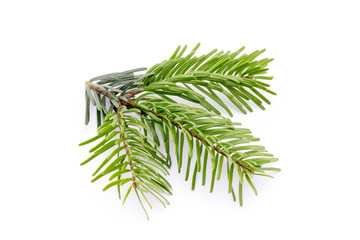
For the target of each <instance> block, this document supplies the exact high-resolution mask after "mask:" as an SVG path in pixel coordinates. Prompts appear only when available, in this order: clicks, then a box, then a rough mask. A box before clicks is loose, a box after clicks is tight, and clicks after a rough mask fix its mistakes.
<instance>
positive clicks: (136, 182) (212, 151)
mask: <svg viewBox="0 0 360 240" xmlns="http://www.w3.org/2000/svg"><path fill="white" fill-rule="evenodd" d="M198 47H199V45H197V46H196V47H195V48H194V49H193V50H192V51H191V52H190V53H189V54H188V55H186V56H185V57H182V55H183V54H184V52H185V50H186V46H185V47H184V48H182V49H181V48H180V47H178V48H177V49H176V51H175V52H174V54H173V55H172V56H171V57H170V58H169V60H165V61H163V62H161V63H159V64H156V65H154V66H153V67H152V68H150V69H149V71H148V72H147V73H146V74H135V73H136V72H139V71H143V70H145V68H139V69H133V70H129V71H125V72H120V73H112V74H107V75H102V76H99V77H96V78H93V79H91V80H90V81H88V82H86V85H85V87H86V91H85V98H86V113H85V123H86V124H88V122H89V119H90V105H91V104H92V105H93V106H95V107H96V112H97V119H98V126H99V127H98V132H97V135H96V136H95V137H93V138H91V139H89V140H87V141H85V142H83V143H81V144H80V145H85V144H89V143H92V142H94V141H97V142H98V143H97V144H96V145H95V146H93V147H92V148H91V149H90V153H92V155H91V156H90V157H89V158H88V159H86V160H85V161H84V162H83V163H81V165H84V164H86V163H88V162H90V161H92V160H93V159H95V158H97V157H98V156H100V155H107V156H106V157H105V159H103V160H102V161H100V165H99V167H98V168H97V169H96V171H95V172H94V173H93V177H94V178H93V180H92V182H94V181H97V180H98V179H100V178H102V177H104V176H106V175H107V176H110V177H109V181H110V183H108V184H107V185H106V186H105V188H104V191H105V190H107V189H109V188H111V187H113V186H116V187H117V191H118V195H119V198H120V197H121V193H120V191H121V189H122V188H123V187H126V185H127V187H126V189H127V191H126V194H125V196H124V198H123V203H124V202H125V200H126V199H127V197H128V195H129V194H130V193H131V192H132V191H133V192H135V194H136V196H137V198H138V200H139V202H140V204H141V206H142V208H143V209H144V211H145V213H146V210H145V207H144V204H143V202H144V200H145V202H147V204H148V205H149V206H150V207H151V204H150V201H149V199H148V197H149V196H151V197H152V198H155V199H157V200H159V201H160V202H161V203H162V204H163V205H164V207H165V205H166V203H167V204H168V201H167V200H166V199H165V197H164V194H171V185H170V184H169V183H168V181H167V180H166V179H165V178H164V176H165V175H168V171H167V169H168V168H170V167H171V166H172V165H173V162H174V161H176V166H177V169H178V171H179V172H181V170H183V171H185V180H189V179H191V189H195V186H196V181H197V180H198V181H201V183H202V185H205V184H206V182H207V178H209V181H210V183H209V184H210V192H212V191H213V189H214V185H215V179H216V180H220V178H221V177H222V169H224V168H225V169H226V172H227V176H226V177H227V179H228V193H229V194H231V195H232V197H233V199H234V201H235V200H236V195H237V196H238V199H239V203H240V205H241V206H242V204H243V193H242V190H243V185H244V182H245V181H244V180H246V182H247V183H248V184H249V186H250V187H251V188H252V189H253V190H254V192H255V194H257V190H256V188H255V186H254V184H253V182H252V178H253V177H254V176H255V175H260V176H267V177H272V176H271V175H268V174H267V172H269V171H280V169H278V168H273V167H263V166H264V165H265V164H268V163H271V162H275V161H277V160H278V159H277V158H274V157H273V155H272V154H270V153H268V152H267V151H266V149H265V148H264V147H263V146H260V145H257V144H255V143H254V142H256V141H258V140H259V138H255V137H253V136H252V135H251V132H250V130H249V129H246V128H242V127H240V125H241V124H240V123H237V122H232V121H231V120H230V119H228V118H226V117H223V116H221V115H220V110H219V109H218V107H221V108H223V109H225V110H226V111H227V112H228V114H229V115H230V116H232V112H231V110H230V107H228V106H227V105H226V103H225V102H223V100H222V99H221V97H222V95H224V96H225V97H227V98H228V99H229V100H230V101H231V102H232V103H233V104H234V106H235V107H237V108H238V109H239V110H240V111H241V112H243V113H246V110H245V109H247V110H248V111H253V110H252V108H251V107H250V105H249V103H248V102H250V101H251V102H253V103H255V104H256V105H257V106H259V107H260V108H261V109H264V107H263V105H262V103H263V102H265V103H267V104H270V101H269V100H268V99H267V98H265V97H264V95H263V94H262V93H260V91H263V92H268V93H270V94H275V93H274V92H272V91H271V90H269V88H268V87H269V84H267V83H264V82H263V80H270V79H272V77H267V76H263V74H265V73H266V72H267V70H268V69H267V68H266V66H267V64H268V63H269V62H271V61H272V59H267V58H265V59H261V60H255V59H256V57H258V56H259V55H260V54H261V53H262V52H263V51H264V50H261V51H255V52H253V53H251V54H249V55H247V54H242V55H240V56H239V57H237V56H238V55H239V54H240V53H241V52H242V51H243V49H244V48H241V49H239V50H238V51H236V52H233V53H230V52H226V53H224V52H223V51H220V52H217V50H213V51H211V52H210V53H208V54H206V55H202V56H200V57H195V56H194V54H195V52H196V50H197V48H198ZM216 52H217V53H216ZM135 95H137V96H136V98H134V97H135ZM173 96H176V97H180V98H182V99H184V100H187V101H190V102H193V103H197V104H198V105H199V107H201V108H199V107H191V106H188V105H186V104H183V103H179V102H177V101H175V100H174V99H173V98H172V97H173ZM209 99H211V100H213V101H214V102H215V103H217V104H218V106H217V105H213V104H212V103H211V102H209ZM162 144H163V145H164V151H165V153H164V154H163V153H162V152H161V151H160V150H159V146H160V145H162ZM185 145H188V149H189V150H188V151H187V152H185V151H184V146H185ZM171 150H174V153H175V156H176V159H175V160H174V159H171V153H172V151H171ZM225 164H226V166H224V165H225ZM207 169H209V170H210V171H211V176H207ZM198 175H200V176H198ZM235 181H237V182H238V188H237V191H238V193H237V194H236V193H235V190H234V182H235ZM235 189H236V188H235ZM146 215H147V213H146Z"/></svg>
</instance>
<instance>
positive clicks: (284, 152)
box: [0, 0, 360, 240]
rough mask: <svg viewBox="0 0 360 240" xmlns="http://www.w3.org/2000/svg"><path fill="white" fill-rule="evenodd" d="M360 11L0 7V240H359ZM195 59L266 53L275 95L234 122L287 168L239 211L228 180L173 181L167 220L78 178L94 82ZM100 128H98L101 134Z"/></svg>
mask: <svg viewBox="0 0 360 240" xmlns="http://www.w3.org/2000/svg"><path fill="white" fill-rule="evenodd" d="M359 9H360V8H359V5H358V1H345V0H343V1H296V2H295V1H226V0H222V1H195V0H193V1H178V2H176V1H154V0H153V1H64V0H63V1H36V0H33V1H1V3H0V26H1V33H0V34H1V37H0V42H1V45H0V72H1V74H0V78H1V79H0V89H1V93H0V100H1V115H2V117H1V120H0V121H1V129H2V130H1V141H2V142H1V151H0V152H1V155H0V158H1V165H0V186H1V188H0V195H1V196H0V238H1V239H4V240H5V239H6V240H7V239H130V238H131V239H230V238H234V239H329V238H330V237H332V238H334V239H360V233H359V228H358V227H359V222H360V219H359V214H360V207H359V203H360V197H359V183H360V181H359V177H358V171H359V167H360V157H359V154H358V150H359V135H360V127H359V122H360V118H359V114H358V113H359V104H360V101H359V86H360V84H359V81H360V79H359V63H360V62H359V61H360V60H359V56H360V47H359V46H360V44H359V43H360V37H359V23H360V16H359ZM197 42H201V43H202V46H201V47H200V49H199V52H198V54H203V53H206V52H208V51H209V50H212V49H213V48H218V49H220V50H231V51H235V50H237V49H238V48H240V47H241V46H243V45H244V46H246V47H247V49H246V52H247V53H249V52H251V51H253V50H256V49H262V48H266V49H267V51H266V53H265V54H264V55H263V56H264V57H274V58H275V61H274V62H273V63H271V64H270V69H271V70H270V74H271V75H274V76H275V79H274V81H273V82H272V87H271V89H273V90H274V91H276V92H277V93H278V95H277V96H270V100H271V101H272V105H270V106H268V107H267V110H266V111H261V110H259V109H256V110H255V111H254V113H252V114H248V115H242V114H237V115H236V116H235V117H234V118H233V120H235V121H240V122H242V123H243V126H245V127H248V128H250V129H251V130H252V131H253V133H254V135H255V136H258V137H260V138H261V144H263V145H265V146H266V147H267V149H268V150H269V151H270V152H272V153H274V154H275V155H276V157H278V158H279V159H280V161H279V162H277V163H276V164H275V166H277V167H280V168H282V172H280V173H276V174H274V175H275V179H268V178H259V179H256V181H255V182H256V186H257V188H258V192H259V196H257V197H255V196H254V194H253V193H252V192H251V190H250V189H248V188H246V189H245V193H244V194H245V196H244V207H242V208H240V207H239V206H238V203H237V202H233V201H232V199H231V197H230V195H228V194H227V193H226V181H225V180H224V181H220V182H218V183H217V184H216V185H215V192H214V193H213V194H210V193H209V186H208V185H207V186H206V187H202V186H200V184H198V185H197V187H196V189H195V191H191V190H190V183H189V182H185V181H184V180H183V178H184V174H183V173H182V174H177V173H176V172H175V171H172V172H171V175H170V176H169V177H168V179H169V181H170V182H171V183H172V186H173V190H174V194H173V196H171V197H169V200H170V202H171V205H170V206H168V207H167V208H166V209H164V208H162V207H161V206H160V205H157V204H156V203H154V207H155V209H153V210H149V214H150V221H149V222H148V221H147V220H146V217H145V215H144V214H143V212H142V210H141V208H140V206H139V204H138V202H137V201H136V200H135V199H134V198H130V199H129V201H128V202H127V203H126V204H125V205H124V206H121V203H120V201H119V200H118V199H117V197H116V193H115V192H114V191H108V192H105V193H103V192H102V191H101V189H102V187H103V184H97V183H96V184H95V183H94V184H91V183H90V180H91V173H92V172H93V170H94V168H95V165H96V164H93V165H91V164H89V165H86V166H84V167H80V166H79V163H80V162H81V161H83V160H84V159H85V158H87V157H88V156H89V154H88V152H87V151H88V149H89V147H82V148H80V147H78V145H77V144H78V143H79V142H80V141H82V140H85V139H87V138H89V137H91V136H92V135H93V134H95V131H96V130H95V129H96V127H95V125H94V124H91V125H90V126H87V127H86V126H84V124H83V122H84V108H83V107H84V90H83V88H84V84H83V82H84V81H85V80H88V79H89V78H91V77H94V76H97V75H100V74H105V73H110V72H116V71H122V70H127V69H129V68H136V67H143V66H147V67H150V66H152V65H153V64H155V63H157V62H159V61H162V60H164V59H166V58H168V57H169V56H170V55H171V53H172V52H173V50H174V49H175V48H176V46H177V45H179V44H181V45H184V44H188V45H189V47H190V48H191V47H193V46H194V45H195V44H196V43H197ZM93 122H94V121H93Z"/></svg>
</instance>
